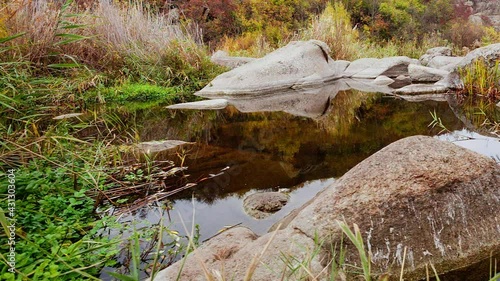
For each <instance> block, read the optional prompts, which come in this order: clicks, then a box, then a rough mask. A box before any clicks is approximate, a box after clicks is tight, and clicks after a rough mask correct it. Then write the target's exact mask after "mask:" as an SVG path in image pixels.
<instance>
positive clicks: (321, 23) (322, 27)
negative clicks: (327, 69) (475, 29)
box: [301, 2, 358, 59]
mask: <svg viewBox="0 0 500 281" xmlns="http://www.w3.org/2000/svg"><path fill="white" fill-rule="evenodd" d="M301 39H302V40H309V39H317V40H320V41H323V42H325V43H326V44H327V45H328V46H329V47H330V49H331V53H330V55H331V56H332V58H334V59H352V58H353V57H354V56H355V53H356V50H355V49H354V46H355V45H356V43H357V41H358V31H357V30H356V29H354V28H352V25H351V18H350V15H349V12H347V10H346V9H345V7H344V5H343V4H342V3H341V2H336V3H335V4H333V5H332V4H331V3H328V5H327V7H326V8H325V10H324V11H323V13H322V14H321V15H320V16H319V17H317V18H316V19H314V20H313V22H312V24H311V26H310V27H309V28H308V29H307V30H305V31H304V32H303V33H302V35H301Z"/></svg>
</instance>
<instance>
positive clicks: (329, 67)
mask: <svg viewBox="0 0 500 281" xmlns="http://www.w3.org/2000/svg"><path fill="white" fill-rule="evenodd" d="M328 53H329V48H328V46H327V45H326V44H325V43H323V42H321V41H317V40H309V41H293V42H290V43H289V44H288V45H286V46H285V47H283V48H280V49H277V50H275V51H274V52H272V53H270V54H268V55H266V56H265V57H263V58H260V59H256V60H254V61H252V62H249V63H247V64H244V65H242V66H240V67H237V68H235V69H233V70H230V71H228V72H226V73H223V74H221V75H219V76H217V77H216V78H215V79H214V80H212V82H210V83H209V84H208V85H207V86H206V87H205V88H203V89H202V90H200V91H199V92H197V93H196V95H198V96H202V97H208V98H214V97H227V96H234V95H239V96H259V95H266V94H270V93H273V92H276V91H280V90H284V89H289V88H294V87H300V86H301V85H307V86H311V85H321V84H323V83H325V82H329V81H332V80H335V79H337V78H339V77H340V76H341V74H342V72H343V70H344V68H345V66H346V64H347V63H346V62H343V61H340V62H335V61H334V60H333V59H332V58H330V57H329V56H328Z"/></svg>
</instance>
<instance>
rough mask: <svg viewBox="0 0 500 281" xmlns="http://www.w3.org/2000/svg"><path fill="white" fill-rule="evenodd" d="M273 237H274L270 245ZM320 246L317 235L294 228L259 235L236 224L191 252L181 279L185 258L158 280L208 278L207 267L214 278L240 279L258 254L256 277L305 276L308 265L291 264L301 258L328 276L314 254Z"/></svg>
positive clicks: (263, 280) (258, 279)
mask: <svg viewBox="0 0 500 281" xmlns="http://www.w3.org/2000/svg"><path fill="white" fill-rule="evenodd" d="M273 235H274V237H273ZM270 239H272V241H271V243H269V246H268V247H267V248H266V245H267V244H268V241H269V240H270ZM316 248H317V245H315V243H314V240H313V239H311V238H309V237H307V236H305V235H303V234H302V233H300V232H299V231H295V230H293V229H286V230H281V231H278V232H277V233H276V234H274V233H267V234H266V235H263V236H262V237H259V238H257V237H256V235H255V234H254V233H253V232H252V231H250V230H248V229H246V228H244V227H235V228H232V229H229V230H227V231H224V232H222V233H221V234H219V235H217V236H215V237H214V238H212V239H210V240H208V241H207V242H205V243H204V244H203V245H201V246H200V247H199V248H198V249H196V250H195V251H194V252H192V253H191V254H189V256H188V257H187V260H186V262H185V265H184V267H183V268H182V271H181V274H180V275H179V276H180V279H177V276H178V273H179V271H180V270H181V266H182V261H179V262H177V263H175V264H173V265H172V266H170V267H168V268H166V269H164V270H162V271H160V272H159V274H158V275H157V276H156V277H155V279H154V280H155V281H170V280H180V281H205V280H207V279H206V277H205V274H204V272H203V267H205V268H207V271H208V272H209V274H210V275H211V276H212V278H213V280H235V281H240V280H244V278H245V275H246V272H247V270H248V269H249V268H250V267H251V264H252V261H253V260H254V259H255V257H258V256H261V258H260V259H258V260H257V263H256V269H255V271H254V273H253V275H252V278H251V280H252V281H269V280H282V279H281V278H282V277H284V278H285V279H284V280H305V278H306V277H308V274H307V273H306V272H305V270H304V269H302V268H300V267H299V268H298V269H297V270H294V271H292V270H290V268H289V267H288V266H287V265H296V263H297V262H304V263H305V265H307V270H309V271H310V272H311V273H312V274H314V276H318V280H325V275H326V270H325V271H322V270H323V268H324V266H323V265H322V263H321V260H319V256H318V255H316V256H314V257H311V253H313V251H314V250H315V249H316ZM261 253H262V255H261ZM286 260H288V261H289V262H285V261H286Z"/></svg>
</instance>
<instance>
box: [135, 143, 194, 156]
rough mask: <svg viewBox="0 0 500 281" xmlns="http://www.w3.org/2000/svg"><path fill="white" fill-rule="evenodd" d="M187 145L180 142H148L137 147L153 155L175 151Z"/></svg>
mask: <svg viewBox="0 0 500 281" xmlns="http://www.w3.org/2000/svg"><path fill="white" fill-rule="evenodd" d="M187 143H188V142H185V141H180V140H164V141H148V142H141V143H139V144H137V147H138V148H139V149H140V150H141V151H143V152H145V153H152V152H160V151H165V150H169V149H173V148H176V147H178V146H180V145H183V144H187Z"/></svg>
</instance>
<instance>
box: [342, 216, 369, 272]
mask: <svg viewBox="0 0 500 281" xmlns="http://www.w3.org/2000/svg"><path fill="white" fill-rule="evenodd" d="M337 224H338V226H339V227H340V229H342V232H343V233H344V234H345V235H346V236H347V238H349V240H350V241H351V242H352V243H353V244H354V246H355V247H356V249H357V250H358V253H359V258H360V260H361V266H362V268H363V277H364V279H365V280H366V281H370V280H371V261H370V257H369V256H368V254H367V253H366V251H365V245H364V242H363V237H362V236H361V231H360V230H359V227H358V225H357V224H353V227H354V232H353V231H352V230H351V229H350V228H349V226H348V225H347V223H346V222H343V221H337Z"/></svg>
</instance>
